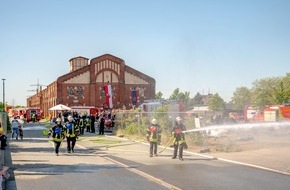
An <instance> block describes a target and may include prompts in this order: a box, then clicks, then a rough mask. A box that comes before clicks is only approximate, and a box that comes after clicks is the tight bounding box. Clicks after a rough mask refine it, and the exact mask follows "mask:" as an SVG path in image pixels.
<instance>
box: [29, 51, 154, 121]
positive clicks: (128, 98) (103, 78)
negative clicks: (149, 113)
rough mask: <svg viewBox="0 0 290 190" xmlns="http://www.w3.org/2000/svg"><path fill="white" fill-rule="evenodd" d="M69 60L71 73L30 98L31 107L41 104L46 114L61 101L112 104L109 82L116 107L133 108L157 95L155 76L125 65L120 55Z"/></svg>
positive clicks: (76, 103) (104, 105) (68, 103)
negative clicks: (110, 102) (109, 99)
mask: <svg viewBox="0 0 290 190" xmlns="http://www.w3.org/2000/svg"><path fill="white" fill-rule="evenodd" d="M69 63H70V72H69V73H67V74H65V75H63V76H60V77H58V78H57V80H56V81H54V82H52V83H51V84H49V85H48V86H47V87H46V88H45V89H43V90H42V89H40V91H39V92H38V93H36V94H35V95H33V96H30V97H29V98H27V107H40V108H41V109H42V110H43V111H44V115H45V116H48V114H49V112H48V109H49V108H51V107H53V106H55V105H57V104H64V105H67V106H95V107H108V104H107V101H106V98H107V95H106V92H105V90H104V86H106V85H108V84H109V85H110V87H111V100H112V103H113V107H114V108H124V107H126V109H130V108H132V107H133V106H138V105H140V104H142V103H143V102H144V100H145V99H153V98H155V79H153V78H152V77H150V76H147V75H145V74H143V73H141V72H139V71H137V70H135V69H133V68H131V67H129V66H127V65H125V61H124V60H122V59H120V58H118V57H115V56H113V55H110V54H105V55H101V56H99V57H96V58H93V59H91V60H90V61H89V59H88V58H85V57H75V58H72V59H70V60H69Z"/></svg>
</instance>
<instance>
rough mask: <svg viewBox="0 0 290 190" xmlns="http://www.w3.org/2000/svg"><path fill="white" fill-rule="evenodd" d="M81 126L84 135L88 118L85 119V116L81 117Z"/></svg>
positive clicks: (81, 132) (81, 133)
mask: <svg viewBox="0 0 290 190" xmlns="http://www.w3.org/2000/svg"><path fill="white" fill-rule="evenodd" d="M79 127H80V135H84V132H85V127H86V120H85V119H83V117H81V119H80V122H79Z"/></svg>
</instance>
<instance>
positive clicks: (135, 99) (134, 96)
mask: <svg viewBox="0 0 290 190" xmlns="http://www.w3.org/2000/svg"><path fill="white" fill-rule="evenodd" d="M137 103H138V91H137V90H135V89H134V90H132V104H133V105H134V106H137Z"/></svg>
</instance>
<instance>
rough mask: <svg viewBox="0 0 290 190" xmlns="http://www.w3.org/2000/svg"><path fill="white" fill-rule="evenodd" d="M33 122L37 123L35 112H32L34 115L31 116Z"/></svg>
mask: <svg viewBox="0 0 290 190" xmlns="http://www.w3.org/2000/svg"><path fill="white" fill-rule="evenodd" d="M31 120H32V122H33V123H35V122H36V114H35V113H34V112H32V114H31Z"/></svg>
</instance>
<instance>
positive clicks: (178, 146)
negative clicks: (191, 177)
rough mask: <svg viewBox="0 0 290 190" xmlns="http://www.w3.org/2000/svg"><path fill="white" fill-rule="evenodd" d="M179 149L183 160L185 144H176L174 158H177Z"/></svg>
mask: <svg viewBox="0 0 290 190" xmlns="http://www.w3.org/2000/svg"><path fill="white" fill-rule="evenodd" d="M178 148H179V158H182V157H183V143H181V144H179V143H174V151H173V157H175V158H176V156H177V151H178Z"/></svg>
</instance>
